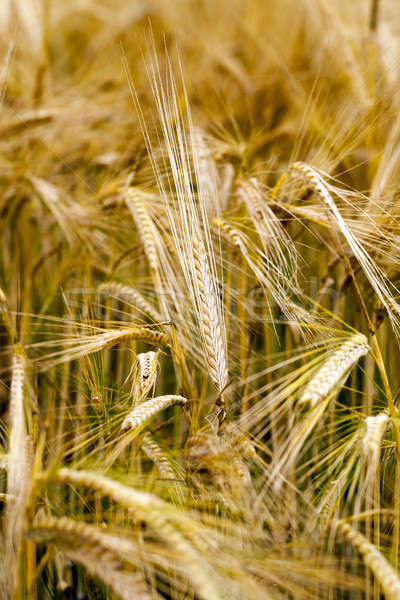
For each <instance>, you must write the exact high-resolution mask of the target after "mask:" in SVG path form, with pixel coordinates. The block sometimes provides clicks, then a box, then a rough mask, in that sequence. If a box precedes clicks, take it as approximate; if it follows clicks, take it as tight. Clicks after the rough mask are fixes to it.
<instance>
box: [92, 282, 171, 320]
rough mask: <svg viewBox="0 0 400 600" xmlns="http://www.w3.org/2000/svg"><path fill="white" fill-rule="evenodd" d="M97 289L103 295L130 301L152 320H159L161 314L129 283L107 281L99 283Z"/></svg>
mask: <svg viewBox="0 0 400 600" xmlns="http://www.w3.org/2000/svg"><path fill="white" fill-rule="evenodd" d="M97 290H98V292H99V293H100V294H104V295H105V296H113V297H114V298H118V299H120V300H123V301H125V302H130V303H131V304H133V305H134V306H135V307H136V308H138V309H139V310H140V311H141V312H142V313H143V314H145V315H146V316H148V317H150V318H151V319H153V321H161V315H160V313H159V312H158V311H157V309H156V308H155V307H154V306H152V305H151V304H150V303H149V302H148V301H147V300H146V298H144V297H143V296H142V295H141V294H140V293H139V292H138V291H137V290H135V289H134V288H132V287H130V286H129V285H124V284H122V283H116V282H108V283H102V284H101V285H99V287H98V288H97Z"/></svg>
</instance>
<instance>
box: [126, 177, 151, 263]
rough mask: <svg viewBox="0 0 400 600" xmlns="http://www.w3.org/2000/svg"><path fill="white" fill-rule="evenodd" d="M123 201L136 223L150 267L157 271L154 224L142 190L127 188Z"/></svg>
mask: <svg viewBox="0 0 400 600" xmlns="http://www.w3.org/2000/svg"><path fill="white" fill-rule="evenodd" d="M125 202H126V205H127V207H128V208H129V210H130V212H131V214H132V217H133V219H134V221H135V223H136V227H137V229H138V232H139V236H140V239H141V240H142V243H143V248H144V251H145V253H146V256H147V260H148V261H149V264H150V267H151V269H153V271H155V272H157V271H158V266H159V265H158V253H157V245H156V242H155V235H154V224H153V222H152V220H151V218H150V216H149V213H148V210H147V205H146V204H147V203H146V200H145V196H144V194H143V192H141V191H140V190H138V189H135V188H129V189H128V191H127V194H126V198H125Z"/></svg>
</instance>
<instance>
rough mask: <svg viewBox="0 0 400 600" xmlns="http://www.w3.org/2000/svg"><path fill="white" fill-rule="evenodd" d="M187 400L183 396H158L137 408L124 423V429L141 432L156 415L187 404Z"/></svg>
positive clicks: (122, 426)
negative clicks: (178, 405) (174, 406)
mask: <svg viewBox="0 0 400 600" xmlns="http://www.w3.org/2000/svg"><path fill="white" fill-rule="evenodd" d="M186 403H187V400H186V398H183V396H173V395H168V396H158V397H156V398H151V399H150V400H147V401H146V402H143V403H142V404H139V405H138V406H135V408H134V409H133V410H132V411H131V412H130V413H129V415H128V416H127V417H125V419H124V420H123V422H122V425H121V428H122V429H133V430H135V431H137V432H139V431H141V430H142V429H143V428H144V427H145V426H146V425H147V423H148V421H149V420H150V419H152V418H153V417H154V416H155V415H156V414H158V413H159V412H161V411H163V410H165V409H166V408H168V407H169V406H173V405H174V404H186Z"/></svg>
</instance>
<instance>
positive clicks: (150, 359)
mask: <svg viewBox="0 0 400 600" xmlns="http://www.w3.org/2000/svg"><path fill="white" fill-rule="evenodd" d="M136 360H137V365H138V385H139V389H140V392H141V395H142V396H146V395H147V393H148V392H149V390H150V389H151V388H152V387H153V385H154V384H155V382H156V379H157V375H158V370H159V366H160V365H159V362H158V352H153V351H150V352H141V353H140V354H138V355H137V357H136Z"/></svg>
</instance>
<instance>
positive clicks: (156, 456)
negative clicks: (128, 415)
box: [142, 433, 175, 479]
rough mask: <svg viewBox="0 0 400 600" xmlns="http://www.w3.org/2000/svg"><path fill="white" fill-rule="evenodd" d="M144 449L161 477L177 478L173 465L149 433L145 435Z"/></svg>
mask: <svg viewBox="0 0 400 600" xmlns="http://www.w3.org/2000/svg"><path fill="white" fill-rule="evenodd" d="M142 450H143V452H144V453H145V454H146V455H147V456H148V457H149V458H150V460H152V461H153V462H154V464H155V465H156V467H157V469H158V472H159V473H160V475H161V477H164V478H165V479H175V473H174V471H173V469H172V467H171V463H170V462H169V460H168V458H167V457H166V456H165V454H164V452H163V451H162V450H161V448H160V446H159V445H158V444H157V443H156V442H155V441H154V440H153V438H152V437H151V435H150V434H149V433H145V434H144V435H143V438H142Z"/></svg>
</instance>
